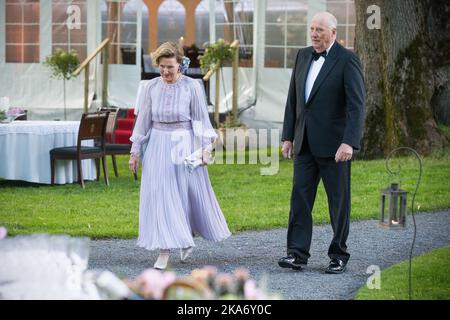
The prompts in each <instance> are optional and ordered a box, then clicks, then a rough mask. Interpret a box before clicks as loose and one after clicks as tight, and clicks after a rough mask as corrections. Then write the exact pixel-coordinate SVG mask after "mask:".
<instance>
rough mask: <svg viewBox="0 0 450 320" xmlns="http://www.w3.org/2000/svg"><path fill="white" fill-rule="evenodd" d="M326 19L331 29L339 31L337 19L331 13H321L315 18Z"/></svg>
mask: <svg viewBox="0 0 450 320" xmlns="http://www.w3.org/2000/svg"><path fill="white" fill-rule="evenodd" d="M316 17H317V18H319V17H320V18H325V19H326V20H327V22H328V27H329V28H330V29H337V23H338V22H337V19H336V17H335V16H333V15H332V14H331V13H329V12H328V11H322V12H319V13H316V14H315V15H314V17H313V19H314V18H316Z"/></svg>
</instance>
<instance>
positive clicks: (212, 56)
mask: <svg viewBox="0 0 450 320" xmlns="http://www.w3.org/2000/svg"><path fill="white" fill-rule="evenodd" d="M203 47H204V48H205V53H204V54H203V55H201V56H200V58H199V60H200V68H201V69H202V72H203V73H206V72H208V70H210V69H213V68H215V66H216V65H217V64H223V63H227V62H231V61H233V58H234V55H235V50H234V49H233V48H231V44H230V43H229V42H227V41H225V40H223V39H219V40H217V42H216V43H213V44H208V43H206V44H204V45H203Z"/></svg>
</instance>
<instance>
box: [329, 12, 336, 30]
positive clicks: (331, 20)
mask: <svg viewBox="0 0 450 320" xmlns="http://www.w3.org/2000/svg"><path fill="white" fill-rule="evenodd" d="M328 26H329V27H330V28H331V29H337V19H336V17H335V16H333V15H332V14H331V13H330V16H329V17H328Z"/></svg>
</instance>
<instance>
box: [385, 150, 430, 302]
mask: <svg viewBox="0 0 450 320" xmlns="http://www.w3.org/2000/svg"><path fill="white" fill-rule="evenodd" d="M400 150H406V151H410V152H412V153H413V154H414V155H415V156H416V158H417V160H418V162H419V178H418V179H417V184H416V189H415V190H414V194H413V196H412V201H411V216H412V219H413V225H414V234H413V241H412V244H411V250H410V252H409V276H408V279H409V291H408V294H409V300H411V299H412V283H411V282H412V276H411V270H412V269H411V266H412V254H413V249H414V244H415V242H416V235H417V226H416V219H415V217H414V200H415V199H416V194H417V190H418V189H419V185H420V180H421V178H422V159H421V158H420V156H419V154H418V153H417V151H416V150H414V149H412V148H409V147H399V148H396V149H394V150H392V151H391V152H390V153H389V154H388V156H387V158H386V170H387V171H388V172H389V173H390V174H392V175H394V174H397V175H399V174H400V171H401V166H400V165H399V166H398V170H397V171H392V170H391V169H390V168H389V160H390V158H391V156H392V155H393V154H394V153H395V152H397V151H400ZM386 190H389V191H386ZM383 191H386V195H387V194H388V192H391V195H395V193H397V197H398V196H399V195H400V194H401V193H398V191H402V192H406V191H405V190H398V185H396V184H392V185H391V186H390V188H388V189H385V190H382V192H383ZM386 195H385V196H386ZM402 195H403V196H404V199H405V200H404V201H405V202H404V204H403V205H404V209H405V208H406V194H402ZM382 197H383V196H382ZM393 205H394V204H393ZM382 206H384V202H383V200H382ZM401 206H402V204H400V207H401ZM381 210H383V211H384V208H382V209H381ZM381 210H380V211H381ZM392 211H393V212H394V210H392ZM400 215H401V214H400ZM394 217H395V218H396V219H398V218H397V216H394ZM381 218H383V219H384V215H383V216H382V217H380V224H381V225H383V223H382V220H381ZM389 218H390V219H389V220H390V222H392V219H391V217H389ZM394 222H399V223H398V224H400V222H401V221H398V220H394ZM392 225H395V223H394V224H392ZM403 225H404V222H403Z"/></svg>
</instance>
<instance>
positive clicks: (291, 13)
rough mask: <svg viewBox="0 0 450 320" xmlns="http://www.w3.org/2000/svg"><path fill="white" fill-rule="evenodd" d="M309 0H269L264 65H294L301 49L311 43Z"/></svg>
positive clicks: (287, 66)
mask: <svg viewBox="0 0 450 320" xmlns="http://www.w3.org/2000/svg"><path fill="white" fill-rule="evenodd" d="M307 18H308V1H307V0H297V1H292V0H268V1H267V9H266V25H265V52H264V57H265V59H264V66H265V67H266V68H292V67H293V66H294V62H295V61H294V60H295V57H296V54H297V51H298V49H300V48H303V47H306V46H307V37H308V19H307Z"/></svg>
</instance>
